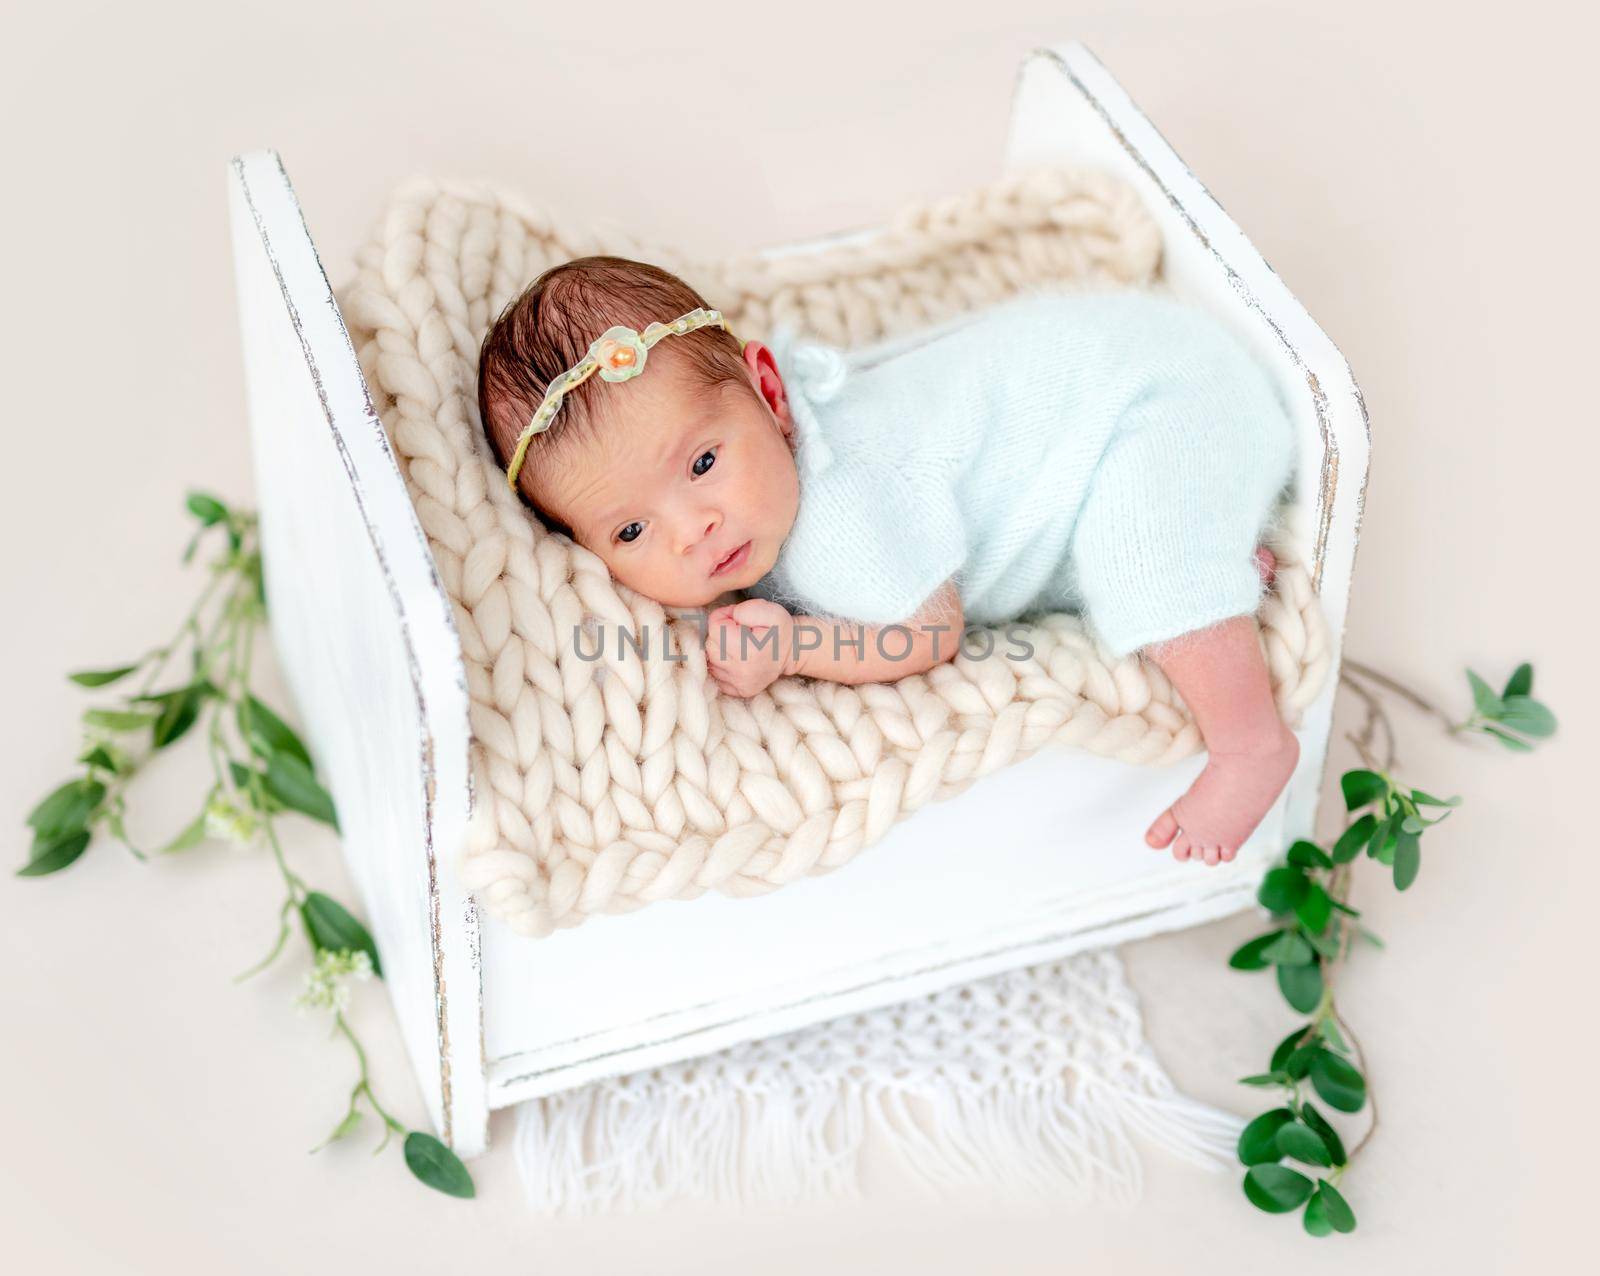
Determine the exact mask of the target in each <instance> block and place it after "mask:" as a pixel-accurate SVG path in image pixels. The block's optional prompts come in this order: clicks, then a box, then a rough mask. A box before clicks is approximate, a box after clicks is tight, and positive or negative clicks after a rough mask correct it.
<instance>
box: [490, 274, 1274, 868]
mask: <svg viewBox="0 0 1600 1276" xmlns="http://www.w3.org/2000/svg"><path fill="white" fill-rule="evenodd" d="M706 309H708V307H707V303H706V302H705V300H704V299H703V298H702V297H701V296H700V295H699V294H698V293H697V292H695V291H694V289H692V288H691V287H690V286H689V285H688V284H686V283H685V282H683V281H682V280H681V279H679V278H678V277H677V276H675V275H672V274H670V273H668V272H666V271H664V270H661V269H659V268H657V267H654V266H650V265H647V264H645V263H643V262H636V261H630V260H627V259H625V258H620V257H584V258H579V259H577V260H575V261H570V262H566V263H564V264H562V265H560V266H556V267H554V268H553V269H551V270H548V271H546V272H545V273H544V274H543V275H541V276H540V277H539V278H538V279H537V280H535V281H534V283H533V284H531V285H530V286H529V287H528V289H527V290H526V291H525V292H524V293H523V294H522V295H521V296H520V297H518V298H517V299H516V300H515V301H513V302H512V303H511V304H510V305H508V306H507V307H506V309H505V311H504V312H503V313H502V314H501V315H500V316H499V318H498V319H497V320H496V321H495V323H494V324H493V326H492V327H491V328H490V331H489V333H488V335H487V337H486V338H485V340H484V344H483V350H482V355H481V358H480V364H479V373H478V406H479V411H480V414H481V416H482V421H483V427H484V430H485V433H486V435H487V437H488V440H489V443H490V446H491V447H492V448H493V450H494V452H495V455H496V457H497V458H498V459H499V461H500V463H501V464H502V465H503V466H506V467H507V469H508V472H509V473H510V476H511V478H512V480H513V481H514V483H515V486H516V490H517V491H518V492H520V493H521V494H522V496H523V497H524V498H525V499H526V500H527V501H528V502H529V504H530V505H531V506H532V508H533V510H534V513H535V514H536V516H537V517H538V518H539V519H540V520H541V522H543V523H544V524H545V526H547V527H549V528H550V529H552V530H554V531H557V532H561V533H564V534H566V535H567V536H569V537H571V538H572V539H573V540H574V541H576V542H577V543H578V544H581V545H583V546H584V547H585V548H586V549H589V550H590V551H592V552H593V553H595V554H597V555H598V556H599V557H600V558H601V559H603V560H604V562H605V563H606V565H607V567H608V568H609V569H610V571H611V574H612V576H613V577H614V578H615V579H616V580H617V581H619V582H620V583H622V584H624V585H627V586H629V587H630V588H632V589H635V590H638V591H639V592H640V593H643V594H645V595H647V596H649V597H651V598H654V599H656V600H657V601H659V602H661V603H662V604H663V605H665V606H669V607H679V608H698V607H708V608H712V609H711V610H710V612H709V615H708V631H707V637H706V660H707V664H708V667H709V669H710V671H711V673H712V676H713V678H714V679H715V680H716V682H717V684H718V686H719V687H720V688H721V690H722V691H723V692H724V693H726V694H730V695H737V696H752V695H755V694H756V693H757V692H759V691H761V690H763V689H765V688H766V687H767V686H769V685H770V684H771V683H772V682H773V681H774V680H776V679H777V678H779V677H782V676H785V675H804V676H807V677H813V678H824V679H830V680H833V681H837V682H845V683H864V682H883V681H893V680H895V679H898V678H902V677H904V676H906V675H907V674H911V673H919V672H923V671H925V670H927V669H929V668H931V667H933V666H934V665H936V664H938V663H940V662H941V661H944V660H948V659H950V658H951V657H953V656H954V655H955V654H956V653H957V651H958V649H959V647H960V642H959V639H960V636H961V633H962V628H963V625H965V624H972V625H984V626H988V625H996V624H1000V623H1003V622H1004V621H1007V620H1012V619H1017V618H1020V617H1021V616H1024V615H1027V614H1030V613H1038V612H1047V611H1060V610H1070V611H1075V612H1079V613H1081V614H1082V616H1083V617H1084V621H1085V624H1086V625H1087V626H1088V627H1089V628H1090V629H1091V630H1092V631H1093V632H1094V634H1095V636H1096V637H1097V638H1098V639H1099V641H1100V642H1101V643H1102V645H1103V646H1105V647H1106V648H1107V650H1108V651H1110V652H1111V654H1113V655H1114V656H1118V657H1121V656H1126V655H1129V654H1131V653H1133V652H1134V651H1142V653H1143V654H1144V655H1145V656H1147V657H1148V658H1149V659H1151V660H1152V661H1153V662H1154V663H1155V664H1156V665H1157V666H1159V667H1160V668H1161V670H1162V671H1163V672H1164V673H1165V674H1166V675H1167V676H1168V678H1169V679H1170V680H1171V682H1172V684H1173V686H1174V687H1175V688H1176V689H1177V691H1178V693H1179V694H1180V695H1181V696H1182V697H1183V700H1184V702H1185V703H1186V704H1187V705H1188V706H1189V708H1190V710H1191V711H1192V712H1193V714H1194V717H1195V721H1196V723H1197V724H1198V726H1199V728H1200V732H1201V734H1202V736H1203V738H1204V740H1205V743H1206V747H1207V751H1208V759H1207V763H1206V766H1205V769H1204V771H1202V773H1201V774H1200V776H1199V778H1198V779H1196V780H1195V782H1194V784H1193V785H1192V786H1191V787H1190V788H1189V790H1188V792H1186V793H1185V794H1184V795H1183V796H1182V797H1180V798H1179V799H1178V800H1177V801H1176V802H1174V803H1173V804H1172V806H1170V807H1169V808H1168V809H1167V810H1165V811H1163V812H1162V813H1161V814H1160V816H1159V817H1158V818H1157V819H1156V820H1155V822H1154V823H1153V824H1151V826H1150V828H1149V830H1148V831H1147V833H1146V835H1145V838H1146V841H1147V842H1148V844H1149V845H1150V846H1152V847H1155V848H1156V849H1161V848H1164V847H1168V846H1170V847H1171V848H1172V853H1173V854H1174V855H1175V856H1176V857H1177V858H1178V859H1180V860H1187V859H1191V858H1193V859H1196V860H1200V861H1203V862H1204V863H1207V864H1217V863H1220V862H1222V861H1226V860H1231V859H1232V858H1233V857H1234V855H1235V854H1236V852H1237V851H1238V848H1239V846H1240V845H1241V843H1243V842H1244V840H1245V839H1246V838H1247V837H1249V835H1250V833H1251V832H1252V831H1253V830H1254V829H1255V827H1256V826H1257V824H1259V823H1260V821H1261V818H1262V817H1263V816H1264V815H1265V814H1266V812H1267V810H1268V809H1269V808H1270V807H1271V805H1272V803H1273V801H1274V800H1275V799H1276V798H1277V796H1278V794H1279V793H1280V792H1281V791H1282V789H1283V786H1284V785H1285V784H1286V783H1287V781H1288V779H1289V776H1290V774H1291V773H1292V772H1293V770H1294V767H1295V764H1296V761H1297V760H1298V757H1299V746H1298V743H1297V742H1296V740H1295V738H1294V735H1293V734H1292V733H1291V732H1290V731H1289V730H1288V729H1287V728H1286V727H1285V726H1284V725H1283V723H1282V721H1281V720H1280V718H1279V717H1278V712H1277V708H1276V706H1275V705H1274V703H1273V699H1272V694H1271V688H1270V684H1269V681H1268V676H1267V669H1266V665H1265V662H1264V660H1263V658H1262V654H1261V649H1260V646H1259V639H1258V636H1257V631H1256V624H1255V611H1256V608H1257V605H1258V603H1259V600H1260V594H1261V589H1262V585H1263V582H1264V581H1268V580H1270V576H1271V570H1272V566H1273V563H1272V558H1271V555H1270V554H1269V553H1268V552H1267V551H1265V550H1264V549H1259V548H1258V546H1257V542H1258V540H1259V539H1260V536H1261V533H1262V531H1263V529H1264V528H1265V527H1266V526H1267V525H1268V524H1269V523H1270V520H1271V518H1272V515H1273V511H1274V507H1275V505H1276V502H1277V499H1278V497H1279V496H1280V494H1281V492H1282V489H1283V487H1284V485H1285V483H1286V482H1287V481H1288V479H1289V477H1290V474H1291V466H1292V455H1293V431H1292V426H1291V423H1290V421H1289V418H1288V415H1287V413H1286V411H1285V409H1284V407H1283V405H1282V403H1281V401H1280V400H1279V399H1278V397H1277V393H1276V391H1275V389H1274V387H1273V386H1272V383H1271V381H1270V378H1269V377H1268V376H1267V374H1266V373H1265V371H1264V370H1263V369H1262V368H1261V367H1260V366H1259V365H1257V364H1256V363H1255V362H1254V360H1253V359H1252V358H1251V356H1250V355H1249V354H1248V353H1247V352H1246V351H1245V350H1244V349H1243V348H1242V347H1241V346H1240V345H1238V344H1237V343H1236V342H1235V341H1234V340H1232V339H1231V338H1230V337H1229V336H1228V335H1227V334H1226V333H1225V332H1224V331H1223V330H1222V329H1221V328H1220V327H1219V326H1218V325H1217V324H1216V323H1215V322H1214V321H1213V320H1211V319H1210V318H1209V317H1208V316H1206V315H1205V314H1204V312H1202V311H1200V310H1198V309H1195V308H1192V307H1189V306H1186V305H1183V304H1181V303H1179V302H1177V301H1175V300H1172V299H1169V298H1165V297H1161V296H1157V295H1155V294H1150V293H1139V292H1129V291H1122V292H1114V293H1099V294H1094V293H1084V294H1067V293H1059V294H1052V293H1042V292H1038V293H1029V294H1024V295H1023V296H1020V297H1017V298H1015V299H1013V300H1011V301H1008V302H1004V303H1001V304H999V305H995V306H991V307H989V308H987V309H986V310H983V311H979V312H977V313H975V314H972V315H965V316H961V317H960V318H958V319H954V320H950V321H947V322H945V323H942V324H939V325H936V326H934V327H932V328H929V329H926V330H923V331H920V332H917V333H914V334H911V335H910V336H907V337H901V338H897V339H895V340H891V341H886V342H881V343H879V344H878V345H875V346H872V347H869V348H867V349H863V350H856V351H851V352H845V351H843V350H838V349H834V348H832V347H830V346H827V345H824V344H821V343H818V342H813V341H803V340H800V339H798V337H797V335H796V334H795V333H794V331H793V330H791V329H789V328H780V329H779V330H778V331H776V332H774V333H772V334H769V335H770V338H771V345H767V344H764V343H762V342H760V341H755V340H750V341H744V342H741V341H739V340H738V339H737V338H736V337H735V336H734V335H733V334H732V332H731V331H728V330H727V328H726V325H725V323H723V322H722V321H721V320H720V318H718V319H717V323H714V324H707V325H706V326H698V327H696V326H688V325H685V326H681V327H678V328H676V329H675V330H666V329H664V328H663V327H662V326H663V325H673V323H674V321H675V320H678V319H679V318H680V317H687V316H689V315H690V314H691V313H693V312H696V311H704V310H706ZM711 314H712V316H713V317H715V316H716V312H711ZM704 318H705V315H704V314H703V313H702V314H701V315H699V316H698V317H697V318H696V319H695V320H694V321H693V322H694V323H695V324H699V323H701V322H703V320H704ZM653 323H654V324H657V325H658V327H657V329H654V330H651V332H652V336H651V338H650V339H651V340H652V341H653V344H649V345H648V348H646V346H645V345H644V344H641V343H639V342H638V341H637V340H636V339H635V338H634V337H633V336H632V335H631V334H626V333H624V334H622V335H621V338H620V339H618V338H617V336H616V335H615V333H609V334H608V330H618V329H620V328H626V329H630V330H632V332H633V333H645V332H646V330H647V329H650V325H651V324H653ZM719 324H720V326H718V325H719ZM685 327H687V330H685ZM602 334H608V335H606V336H605V337H604V338H603V339H600V340H597V339H599V338H602ZM597 351H598V352H600V353H598V354H596V352H597ZM591 354H594V355H595V357H596V359H597V360H599V359H602V358H603V360H604V363H603V364H602V365H601V367H600V375H599V376H593V375H591V376H589V377H588V378H587V379H586V380H582V381H581V382H579V383H577V384H573V385H565V384H563V383H560V382H558V378H560V377H561V374H563V373H564V372H567V371H568V370H569V369H573V368H574V367H575V366H577V365H579V364H580V361H582V360H584V359H585V356H586V355H591ZM646 361H647V367H646V366H643V365H644V364H645V363H646ZM552 382H557V386H556V388H557V389H558V390H560V389H564V390H565V394H564V397H562V398H560V399H552V401H551V402H552V403H553V405H554V406H553V407H552V406H551V403H547V402H546V393H547V391H549V390H550V389H551V385H552ZM542 404H543V405H544V410H543V412H542V413H541V415H540V416H539V417H538V418H537V421H536V423H535V429H534V430H529V429H528V427H529V426H530V422H531V421H534V418H535V413H536V412H537V411H539V410H540V409H541V405H542ZM555 408H559V409H560V410H559V411H555ZM730 593H748V594H751V595H753V597H749V598H746V599H744V600H742V601H735V602H731V603H726V604H725V605H721V606H715V607H713V604H716V603H718V602H719V601H721V600H722V599H723V597H724V596H725V595H728V594H730ZM890 626H894V627H895V629H894V631H893V632H892V633H891V632H889V627H890Z"/></svg>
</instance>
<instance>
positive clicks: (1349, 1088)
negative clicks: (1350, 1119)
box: [1311, 1050, 1367, 1112]
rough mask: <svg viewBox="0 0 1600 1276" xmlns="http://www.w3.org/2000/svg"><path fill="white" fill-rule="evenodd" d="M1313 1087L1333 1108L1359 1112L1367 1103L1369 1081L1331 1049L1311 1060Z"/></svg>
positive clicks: (1341, 1110) (1354, 1066)
mask: <svg viewBox="0 0 1600 1276" xmlns="http://www.w3.org/2000/svg"><path fill="white" fill-rule="evenodd" d="M1311 1084H1312V1085H1313V1086H1314V1087H1315V1088H1316V1091H1317V1093H1318V1094H1319V1095H1321V1096H1322V1099H1323V1102H1325V1103H1326V1104H1327V1105H1328V1106H1329V1107H1330V1108H1335V1109H1337V1110H1338V1111H1340V1112H1359V1111H1361V1107H1362V1105H1363V1104H1364V1103H1366V1101H1367V1082H1366V1078H1364V1077H1363V1076H1362V1075H1361V1073H1360V1072H1359V1071H1357V1069H1356V1065H1355V1064H1353V1063H1351V1062H1350V1060H1348V1059H1346V1058H1345V1057H1344V1056H1343V1055H1337V1054H1334V1053H1333V1051H1331V1050H1319V1051H1318V1052H1317V1054H1316V1055H1315V1056H1314V1057H1313V1058H1312V1060H1311Z"/></svg>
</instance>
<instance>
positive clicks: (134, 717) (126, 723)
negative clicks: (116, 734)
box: [83, 709, 156, 731]
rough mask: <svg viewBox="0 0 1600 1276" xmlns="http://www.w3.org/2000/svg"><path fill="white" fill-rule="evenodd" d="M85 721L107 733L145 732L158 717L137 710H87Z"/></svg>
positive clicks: (84, 712)
mask: <svg viewBox="0 0 1600 1276" xmlns="http://www.w3.org/2000/svg"><path fill="white" fill-rule="evenodd" d="M83 720H84V721H85V722H87V723H88V724H89V725H90V726H92V727H104V728H105V729H106V730H107V731H143V730H144V729H145V728H146V727H147V726H149V725H150V724H151V723H152V722H154V721H155V720H156V715H155V714H153V713H141V712H139V711H138V710H137V709H85V710H84V711H83Z"/></svg>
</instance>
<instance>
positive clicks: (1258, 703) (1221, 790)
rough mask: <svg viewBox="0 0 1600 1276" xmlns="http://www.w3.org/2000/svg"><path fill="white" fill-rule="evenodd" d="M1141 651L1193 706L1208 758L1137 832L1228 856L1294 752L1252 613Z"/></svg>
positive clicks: (1276, 788)
mask: <svg viewBox="0 0 1600 1276" xmlns="http://www.w3.org/2000/svg"><path fill="white" fill-rule="evenodd" d="M1144 654H1145V656H1147V657H1148V658H1149V659H1151V660H1154V661H1155V663H1156V664H1157V665H1159V666H1160V667H1161V670H1162V672H1163V673H1165V674H1166V675H1167V677H1168V678H1170V679H1171V680H1172V685H1173V686H1174V687H1176V688H1177V690H1178V694H1179V695H1181V696H1182V697H1183V700H1184V703H1185V704H1187V705H1188V706H1189V708H1190V710H1191V711H1192V712H1193V713H1194V717H1195V722H1196V723H1197V724H1198V725H1199V727H1200V734H1201V735H1202V736H1203V737H1204V738H1205V742H1206V749H1207V751H1208V753H1209V758H1208V760H1207V762H1206V767H1205V770H1204V771H1202V772H1201V773H1200V776H1199V778H1198V779H1196V780H1195V782H1194V783H1193V784H1192V785H1191V786H1190V788H1189V791H1188V792H1187V793H1185V794H1184V795H1183V796H1182V797H1181V798H1179V799H1178V800H1177V801H1176V802H1174V803H1173V804H1172V805H1171V806H1170V807H1168V808H1167V809H1166V810H1165V811H1163V812H1162V813H1161V815H1160V816H1159V817H1158V818H1157V819H1156V822H1155V823H1154V824H1152V825H1151V826H1150V828H1149V831H1148V832H1146V833H1145V841H1147V842H1148V843H1150V845H1151V846H1153V847H1155V848H1156V849H1158V850H1159V849H1160V848H1162V847H1164V846H1166V845H1168V844H1169V843H1170V844H1171V846H1172V853H1173V855H1174V856H1175V857H1176V858H1177V859H1180V860H1186V859H1189V858H1191V857H1193V858H1195V859H1202V860H1204V861H1205V862H1206V863H1207V864H1217V863H1220V862H1222V861H1226V860H1231V859H1232V858H1233V857H1234V855H1235V854H1237V852H1238V850H1239V847H1240V845H1241V844H1242V843H1243V842H1244V840H1245V839H1246V838H1247V837H1249V836H1250V834H1251V833H1253V832H1254V831H1255V828H1256V825H1258V824H1259V823H1261V818H1262V816H1264V815H1265V814H1266V813H1267V811H1268V810H1269V809H1270V808H1271V806H1272V804H1273V802H1274V801H1276V800H1277V797H1278V794H1279V793H1281V792H1282V791H1283V786H1284V785H1285V784H1287V783H1288V782H1289V777H1290V776H1291V775H1292V774H1293V773H1294V768H1295V764H1296V763H1297V762H1298V761H1299V759H1300V744H1299V742H1298V741H1297V740H1296V739H1295V738H1294V734H1293V732H1291V731H1290V730H1289V729H1288V728H1287V727H1286V726H1284V725H1283V721H1282V719H1281V718H1279V716H1278V708H1277V705H1275V704H1274V703H1273V700H1272V687H1271V683H1270V682H1269V680H1268V677H1267V665H1266V661H1265V660H1264V659H1263V658H1262V655H1261V647H1260V645H1259V639H1258V638H1257V635H1256V622H1255V618H1254V617H1253V616H1235V617H1233V618H1232V619H1229V620H1225V621H1223V622H1222V623H1220V624H1217V625H1213V626H1211V627H1209V628H1207V629H1201V630H1197V631H1195V632H1194V633H1190V634H1184V635H1183V636H1181V637H1179V638H1174V639H1171V640H1170V641H1167V642H1162V643H1155V644H1152V645H1151V646H1148V647H1146V648H1145V649H1144Z"/></svg>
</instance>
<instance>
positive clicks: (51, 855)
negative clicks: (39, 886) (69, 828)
mask: <svg viewBox="0 0 1600 1276" xmlns="http://www.w3.org/2000/svg"><path fill="white" fill-rule="evenodd" d="M88 845H89V833H88V830H86V829H80V830H79V831H78V832H76V833H66V834H63V835H62V836H61V837H58V838H54V839H51V840H48V841H46V840H44V839H39V840H38V841H35V842H34V844H33V858H32V859H30V860H29V861H28V862H27V863H26V864H24V865H23V866H22V867H21V868H19V869H18V870H17V876H18V877H44V876H45V875H46V874H48V873H59V872H60V871H61V870H62V869H64V868H66V867H67V865H69V864H71V863H72V862H73V861H74V860H75V859H77V858H78V856H80V855H82V854H83V851H84V848H85V847H86V846H88Z"/></svg>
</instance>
